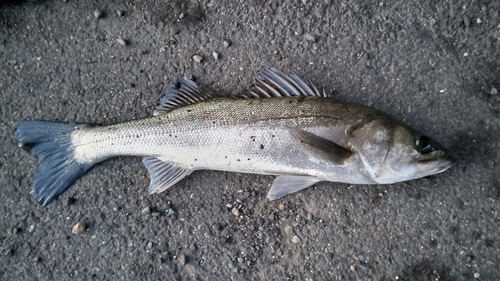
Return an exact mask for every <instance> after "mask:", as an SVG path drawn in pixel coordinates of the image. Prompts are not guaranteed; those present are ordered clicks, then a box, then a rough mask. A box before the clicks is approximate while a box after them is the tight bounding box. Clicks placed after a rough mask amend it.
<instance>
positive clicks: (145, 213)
mask: <svg viewBox="0 0 500 281" xmlns="http://www.w3.org/2000/svg"><path fill="white" fill-rule="evenodd" d="M141 213H142V214H143V215H149V214H151V208H150V207H146V208H144V209H142V211H141Z"/></svg>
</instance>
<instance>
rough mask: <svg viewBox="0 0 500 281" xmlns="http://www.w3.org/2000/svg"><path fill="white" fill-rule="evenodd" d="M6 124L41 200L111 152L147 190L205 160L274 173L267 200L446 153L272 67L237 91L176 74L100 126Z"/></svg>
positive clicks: (436, 163) (409, 169)
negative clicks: (33, 167) (148, 98)
mask: <svg viewBox="0 0 500 281" xmlns="http://www.w3.org/2000/svg"><path fill="white" fill-rule="evenodd" d="M15 134H16V137H17V139H18V141H19V143H20V145H21V146H25V147H28V148H31V153H32V154H33V155H34V156H36V157H37V158H39V166H38V168H37V171H36V172H35V180H34V191H35V194H36V196H37V197H38V199H39V200H40V201H41V202H42V203H43V204H48V203H50V201H52V200H53V199H55V198H56V197H57V196H58V195H59V194H60V193H62V192H63V191H64V190H65V189H66V188H68V187H69V186H70V185H71V184H72V183H73V182H74V181H76V179H78V178H79V177H80V176H81V175H83V173H85V171H86V170H88V169H89V168H90V167H92V166H93V165H94V164H96V163H98V162H101V161H103V160H105V159H108V158H110V157H114V156H120V155H132V156H142V157H144V158H143V163H144V164H145V166H146V168H147V169H148V171H149V173H150V176H151V184H150V187H149V191H150V193H158V192H162V191H164V190H166V189H168V188H169V187H171V186H173V185H174V184H175V183H177V182H178V181H179V180H181V179H182V178H184V177H185V176H187V175H189V174H190V173H191V172H192V171H195V170H205V169H207V170H221V171H231V172H242V173H255V174H267V175H277V176H278V178H277V179H276V180H275V181H274V183H273V187H272V189H271V190H270V192H269V195H268V197H269V198H270V199H271V200H273V199H277V198H280V197H282V196H284V195H286V194H290V193H293V192H296V191H298V190H301V189H304V188H306V187H308V186H311V185H313V184H314V183H316V182H320V181H332V182H344V183H351V184H375V183H380V184H389V183H394V182H399V181H405V180H410V179H414V178H419V177H423V176H427V175H430V174H435V173H439V172H442V171H444V170H446V169H448V168H449V167H450V166H451V163H452V162H451V160H450V157H449V154H448V152H447V151H446V149H445V148H443V147H442V146H441V145H439V144H438V143H436V142H434V141H431V140H430V139H429V138H427V137H426V136H423V135H422V134H420V133H419V132H417V131H416V130H413V129H411V128H410V127H408V126H405V125H403V124H401V123H399V122H398V121H396V120H393V119H392V118H390V117H389V116H387V115H386V114H385V113H383V112H381V111H378V110H376V109H374V108H371V107H366V106H363V105H358V104H352V103H346V102H342V101H338V100H336V99H333V98H331V97H329V96H328V95H326V94H325V93H320V92H319V91H318V90H317V89H316V88H315V87H314V86H313V85H308V84H306V83H304V82H303V81H302V80H301V79H300V78H298V77H297V76H296V75H295V74H293V73H292V74H290V75H289V76H288V75H285V74H284V73H283V72H281V71H280V70H278V69H275V68H271V69H264V70H263V72H262V73H261V74H260V75H259V77H258V79H257V83H256V85H255V86H254V89H252V90H249V91H247V92H245V93H243V94H240V95H238V96H236V97H223V96H220V95H218V94H216V93H214V92H212V91H210V90H208V89H204V88H201V87H199V86H198V85H196V84H195V83H194V82H192V81H190V80H188V79H185V78H181V79H179V80H178V81H177V83H175V84H174V85H172V86H171V87H170V88H169V89H168V90H167V91H166V93H165V94H164V96H163V97H162V99H161V100H160V102H159V105H158V106H157V109H156V111H155V116H153V117H149V118H145V119H138V120H132V121H129V122H124V123H119V124H114V125H109V126H93V125H73V124H61V123H53V122H46V121H22V122H20V123H19V124H18V126H17V128H16V131H15ZM61 168H64V169H61Z"/></svg>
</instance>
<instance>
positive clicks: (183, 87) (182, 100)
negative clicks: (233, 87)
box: [153, 77, 220, 116]
mask: <svg viewBox="0 0 500 281" xmlns="http://www.w3.org/2000/svg"><path fill="white" fill-rule="evenodd" d="M218 97H220V96H219V95H218V94H216V93H214V92H212V91H211V90H209V89H206V88H202V87H199V86H198V85H197V84H196V83H195V82H193V81H191V80H190V79H188V78H186V77H182V78H179V79H178V80H177V82H175V83H174V84H172V85H170V87H169V88H168V89H167V90H166V91H165V93H164V94H163V96H162V97H161V98H160V100H159V101H158V105H157V106H156V109H155V111H154V113H153V114H154V116H158V115H161V114H165V113H167V112H169V111H171V110H172V109H175V108H179V107H183V106H186V105H189V104H194V103H197V102H202V101H207V100H211V99H214V98H218Z"/></svg>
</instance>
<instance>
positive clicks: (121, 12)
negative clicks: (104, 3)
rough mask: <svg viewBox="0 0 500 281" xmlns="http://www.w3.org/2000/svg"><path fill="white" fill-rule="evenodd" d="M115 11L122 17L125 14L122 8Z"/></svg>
mask: <svg viewBox="0 0 500 281" xmlns="http://www.w3.org/2000/svg"><path fill="white" fill-rule="evenodd" d="M116 13H117V14H118V16H119V17H123V16H124V15H125V11H122V10H118V11H116Z"/></svg>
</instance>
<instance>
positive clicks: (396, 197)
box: [0, 0, 500, 280]
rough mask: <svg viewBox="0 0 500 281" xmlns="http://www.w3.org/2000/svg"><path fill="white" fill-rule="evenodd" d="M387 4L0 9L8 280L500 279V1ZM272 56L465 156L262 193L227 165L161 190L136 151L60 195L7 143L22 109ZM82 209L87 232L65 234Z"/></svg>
mask: <svg viewBox="0 0 500 281" xmlns="http://www.w3.org/2000/svg"><path fill="white" fill-rule="evenodd" d="M380 3H382V2H380V1H361V0H353V1H334V0H327V1H291V2H286V3H285V2H283V1H242V0H238V1H225V2H224V1H222V2H221V1H180V0H174V1H163V0H152V1H132V2H123V1H115V2H106V4H105V6H102V3H101V4H99V3H98V2H96V1H88V0H82V1H68V2H63V1H24V2H23V3H21V4H16V5H3V6H2V8H1V9H0V29H1V32H0V53H1V54H2V56H0V65H1V66H2V67H0V85H2V99H0V128H1V130H0V136H1V141H2V146H0V167H1V168H0V184H1V186H2V192H0V211H1V213H2V219H1V220H0V229H2V230H3V231H2V232H1V233H0V279H1V280H33V279H36V280H54V279H58V280H87V279H96V280H149V279H151V280H158V279H162V278H163V279H164V278H165V276H168V278H169V279H172V280H261V279H263V278H265V279H266V280H285V279H286V280H396V279H398V280H500V269H499V267H498V263H499V262H498V257H499V256H500V244H499V243H500V232H498V229H500V220H499V219H498V210H500V188H499V183H500V173H498V172H496V171H497V170H498V167H499V165H500V101H499V98H500V95H498V94H494V91H493V94H492V89H493V88H496V89H499V88H498V87H499V86H498V83H499V80H498V79H499V76H498V74H499V73H500V63H499V62H500V48H499V45H498V44H499V42H500V41H499V40H498V38H499V37H500V34H499V29H498V26H499V24H500V17H498V11H500V2H499V1H465V0H457V1H450V0H448V1H435V2H432V3H430V2H429V3H428V2H425V1H398V0H394V1H383V3H382V5H380ZM96 10H99V11H101V12H102V13H103V16H102V17H101V18H100V19H96V17H95V14H94V11H96ZM119 10H123V11H126V13H125V14H124V15H123V16H120V15H119V14H117V12H116V13H115V11H119ZM108 12H109V13H108ZM181 13H184V18H182V19H180V18H179V15H180V14H181ZM467 19H468V25H467ZM478 19H480V21H478ZM307 34H309V35H311V36H313V37H314V41H311V40H307V38H306V35H307ZM119 37H121V38H122V39H123V40H125V38H126V39H128V40H131V41H130V42H129V43H128V44H127V43H126V44H125V46H126V47H122V46H121V45H120V43H119V42H117V39H116V38H119ZM214 50H215V51H216V52H217V53H218V55H219V56H218V59H215V58H214V57H213V54H212V53H213V52H214ZM275 51H276V52H275ZM465 53H467V56H464V54H465ZM193 55H204V56H205V59H203V61H202V62H201V63H198V62H197V61H196V60H195V59H194V58H193ZM208 55H209V56H208ZM270 66H277V67H279V68H281V69H282V70H283V71H285V72H290V71H293V72H295V73H296V74H297V75H299V76H301V77H304V78H305V79H311V81H313V82H314V84H315V85H316V86H317V87H318V89H320V90H321V89H325V91H326V92H327V93H334V94H335V97H336V98H338V99H340V100H345V101H350V102H357V103H361V104H364V105H371V106H373V107H375V108H378V109H380V110H383V111H385V112H387V113H388V114H389V115H391V116H393V117H395V118H396V119H398V120H400V121H402V122H405V123H408V124H409V125H412V126H414V127H415V129H418V130H419V131H422V132H423V133H425V134H426V135H429V136H430V137H432V138H433V139H436V140H437V141H439V142H441V143H442V144H443V145H445V146H446V147H448V148H449V149H450V150H451V152H452V155H453V157H454V158H455V159H456V164H455V166H454V167H453V168H451V169H450V170H448V171H446V172H445V173H442V174H438V175H435V176H432V177H427V178H423V179H417V180H413V181H409V182H405V183H398V184H392V185H380V186H370V185H350V184H339V183H319V184H316V185H315V186H314V187H311V188H308V189H306V190H303V191H301V192H299V193H297V194H292V195H289V196H286V197H284V198H282V199H280V200H277V201H268V200H267V199H266V195H267V192H268V190H269V188H270V185H271V184H272V181H273V179H274V177H272V176H267V175H249V174H240V173H229V172H217V171H196V172H194V173H192V174H191V175H189V176H188V177H187V178H186V179H184V180H182V181H180V182H178V183H177V184H176V185H175V186H173V187H172V188H169V189H168V190H167V191H165V192H163V193H161V194H153V195H149V194H148V186H149V183H150V180H149V176H148V174H147V171H146V170H145V168H144V167H143V165H142V162H141V159H140V157H117V158H112V159H109V160H106V161H104V162H102V163H101V164H99V165H96V166H95V167H94V168H92V169H91V170H90V171H88V172H87V173H86V174H85V175H84V176H83V177H82V178H81V179H79V180H77V181H76V182H75V184H74V185H73V186H72V187H71V188H69V189H68V191H66V192H65V193H64V194H62V195H61V197H60V198H59V199H58V200H55V201H54V202H52V203H51V204H49V205H48V206H41V205H39V204H38V202H37V201H36V199H35V198H34V197H33V196H32V195H31V194H30V191H31V186H32V183H33V173H34V171H35V169H36V164H37V160H36V159H33V158H31V157H30V156H29V155H28V154H27V153H26V152H25V151H23V150H22V149H20V148H19V147H18V145H17V143H16V142H15V140H14V137H13V134H12V132H13V130H14V127H15V124H16V122H18V121H19V120H23V119H35V120H52V121H55V120H58V121H61V122H75V123H89V124H113V123H118V122H124V121H127V120H132V119H136V118H145V117H148V116H151V115H152V114H153V110H154V108H155V105H156V103H157V99H158V97H159V96H160V95H161V93H162V92H163V91H164V90H165V89H166V88H167V87H168V85H170V84H171V83H173V82H174V81H175V80H176V79H177V78H178V77H182V76H187V77H193V78H194V79H195V80H196V82H197V83H198V84H200V85H201V86H204V87H208V88H210V89H213V90H214V91H217V92H219V93H221V94H226V95H231V94H237V93H240V92H242V91H244V90H245V89H247V88H248V87H249V86H250V85H251V84H252V82H253V81H254V79H255V76H256V74H257V73H258V71H259V70H260V69H262V67H270ZM441 90H444V91H441ZM497 92H498V90H497ZM409 109H411V110H409ZM266 149H268V148H267V147H266ZM380 195H382V196H380ZM237 199H238V200H239V202H238V201H237ZM168 201H171V204H167V202H168ZM228 204H229V206H228ZM280 204H283V209H282V208H281V207H280ZM146 206H149V207H150V208H151V209H150V213H151V215H143V214H142V210H143V209H144V208H145V207H146ZM169 208H175V215H168V213H169V211H167V210H168V209H169ZM233 208H236V210H237V211H238V215H234V214H233V213H232V210H233ZM153 211H154V213H155V215H152V213H153ZM82 218H85V220H86V222H87V223H88V225H89V226H90V228H89V229H88V230H87V231H86V232H83V233H82V234H80V235H73V234H71V233H69V228H70V227H71V226H72V225H73V224H75V223H76V222H78V221H81V220H82ZM285 227H286V228H285ZM9 229H11V230H10V231H9ZM14 229H17V230H16V231H14ZM87 234H88V235H87ZM295 237H296V238H295ZM292 239H293V240H292ZM294 241H296V242H294ZM35 260H36V262H35V263H33V262H34V261H35ZM240 261H241V262H240ZM351 265H352V266H353V267H354V269H355V270H354V271H353V270H351Z"/></svg>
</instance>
